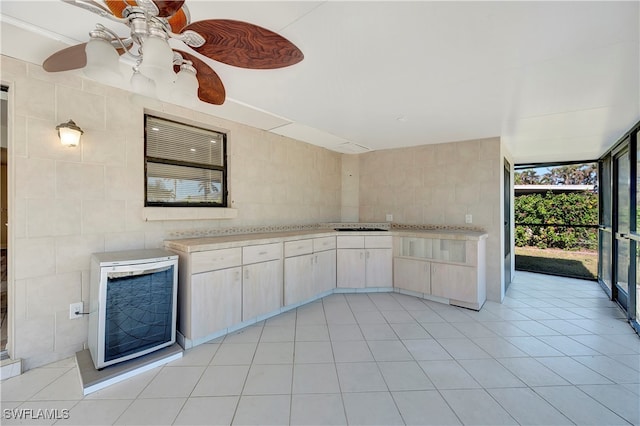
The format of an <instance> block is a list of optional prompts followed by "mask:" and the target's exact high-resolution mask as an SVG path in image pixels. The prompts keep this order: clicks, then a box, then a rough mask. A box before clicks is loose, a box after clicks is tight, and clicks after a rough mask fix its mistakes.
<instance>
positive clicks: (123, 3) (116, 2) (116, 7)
mask: <svg viewBox="0 0 640 426" xmlns="http://www.w3.org/2000/svg"><path fill="white" fill-rule="evenodd" d="M104 4H106V5H107V7H108V8H109V10H110V11H111V13H113V14H114V15H115V16H116V17H118V18H122V11H123V10H124V9H125V8H126V7H127V6H135V5H136V2H135V0H104Z"/></svg>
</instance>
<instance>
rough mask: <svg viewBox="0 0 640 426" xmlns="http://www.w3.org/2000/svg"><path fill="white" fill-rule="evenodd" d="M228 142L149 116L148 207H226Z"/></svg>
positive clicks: (209, 132)
mask: <svg viewBox="0 0 640 426" xmlns="http://www.w3.org/2000/svg"><path fill="white" fill-rule="evenodd" d="M226 140H227V139H226V135H225V134H224V133H220V132H216V131H213V130H208V129H202V128H199V127H194V126H189V125H186V124H181V123H176V122H174V121H170V120H165V119H162V118H157V117H153V116H150V115H145V206H176V207H226V206H227V169H226Z"/></svg>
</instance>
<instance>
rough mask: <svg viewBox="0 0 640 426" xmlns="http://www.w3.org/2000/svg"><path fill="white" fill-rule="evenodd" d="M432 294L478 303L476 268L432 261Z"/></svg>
mask: <svg viewBox="0 0 640 426" xmlns="http://www.w3.org/2000/svg"><path fill="white" fill-rule="evenodd" d="M431 294H433V295H434V296H440V297H446V298H448V299H455V300H460V301H463V302H469V303H478V283H477V279H476V268H473V267H469V266H460V265H448V264H445V263H432V264H431Z"/></svg>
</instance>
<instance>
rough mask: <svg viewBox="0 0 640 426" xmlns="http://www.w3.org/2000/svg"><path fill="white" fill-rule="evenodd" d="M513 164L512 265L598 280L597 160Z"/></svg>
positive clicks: (518, 267) (541, 271) (553, 273)
mask: <svg viewBox="0 0 640 426" xmlns="http://www.w3.org/2000/svg"><path fill="white" fill-rule="evenodd" d="M515 169H516V171H515V173H514V181H515V182H514V183H515V184H514V192H515V197H514V200H515V205H514V211H515V269H516V270H520V271H529V272H538V273H544V274H551V275H559V276H565V277H572V278H581V279H588V280H597V277H598V211H599V201H598V163H597V162H595V161H589V162H579V163H555V164H536V165H517V166H516V168H515Z"/></svg>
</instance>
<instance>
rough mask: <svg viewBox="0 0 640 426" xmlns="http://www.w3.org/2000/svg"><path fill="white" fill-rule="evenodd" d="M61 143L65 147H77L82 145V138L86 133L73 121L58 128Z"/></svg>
mask: <svg viewBox="0 0 640 426" xmlns="http://www.w3.org/2000/svg"><path fill="white" fill-rule="evenodd" d="M56 130H57V131H58V137H59V138H60V143H62V145H64V146H77V145H78V144H79V143H80V136H82V134H83V133H84V131H82V129H81V128H80V127H78V125H77V124H76V123H74V121H73V120H71V119H69V121H67V122H66V123H61V124H58V125H57V126H56Z"/></svg>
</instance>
